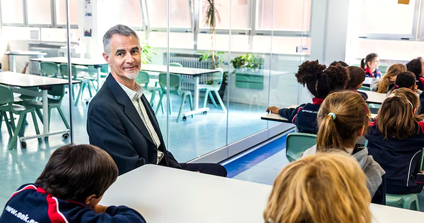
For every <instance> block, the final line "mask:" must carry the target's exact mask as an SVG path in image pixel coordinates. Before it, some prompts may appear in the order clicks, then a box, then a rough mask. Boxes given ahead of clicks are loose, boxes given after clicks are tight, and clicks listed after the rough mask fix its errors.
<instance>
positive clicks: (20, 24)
mask: <svg viewBox="0 0 424 223" xmlns="http://www.w3.org/2000/svg"><path fill="white" fill-rule="evenodd" d="M15 1H22V6H23V9H22V12H23V16H24V22H23V23H3V20H2V18H1V17H2V16H0V20H1V23H2V25H3V26H16V27H25V26H26V23H25V22H26V14H25V2H26V0H15ZM1 9H2V7H1V1H0V12H1Z"/></svg>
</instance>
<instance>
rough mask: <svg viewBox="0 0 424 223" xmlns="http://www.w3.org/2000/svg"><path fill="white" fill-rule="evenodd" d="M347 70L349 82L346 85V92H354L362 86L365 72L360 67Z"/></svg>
mask: <svg viewBox="0 0 424 223" xmlns="http://www.w3.org/2000/svg"><path fill="white" fill-rule="evenodd" d="M348 69H349V77H350V79H349V82H348V83H347V86H346V89H347V90H356V89H359V88H360V87H361V86H362V83H363V82H364V80H365V71H364V70H363V69H361V68H360V67H354V66H350V67H348Z"/></svg>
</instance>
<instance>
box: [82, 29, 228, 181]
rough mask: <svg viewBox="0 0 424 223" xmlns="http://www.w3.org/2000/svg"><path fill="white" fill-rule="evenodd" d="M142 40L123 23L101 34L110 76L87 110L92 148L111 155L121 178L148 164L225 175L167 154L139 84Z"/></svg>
mask: <svg viewBox="0 0 424 223" xmlns="http://www.w3.org/2000/svg"><path fill="white" fill-rule="evenodd" d="M139 42H140V41H139V38H138V36H137V34H136V33H135V32H134V31H133V30H132V29H131V28H129V27H127V26H124V25H116V26H114V27H112V28H110V29H109V30H108V31H107V32H106V34H105V35H104V36H103V45H104V51H105V52H104V53H103V57H104V58H105V60H106V61H107V63H108V64H109V66H110V69H111V73H110V74H109V75H108V77H107V78H106V81H105V83H104V84H103V86H102V88H101V89H100V90H99V92H98V93H97V94H96V96H95V97H94V98H93V100H92V101H91V103H90V106H89V108H88V120H87V132H88V136H89V139H90V144H93V145H95V146H98V147H100V148H102V149H104V150H106V152H108V153H109V154H110V155H111V156H112V158H113V160H114V161H115V163H116V165H117V166H118V168H119V174H124V173H126V172H128V171H130V170H133V169H135V168H137V167H140V166H142V165H144V164H158V165H162V166H168V167H174V168H182V169H186V170H191V171H198V172H201V173H207V174H213V175H218V176H226V175H227V171H226V170H225V168H224V167H223V166H221V165H219V164H190V163H178V162H177V160H175V158H174V156H173V155H172V154H171V152H169V151H167V150H166V147H165V143H164V141H163V137H162V134H161V132H160V129H159V124H158V122H157V120H156V117H155V114H154V112H153V110H152V108H151V107H150V103H149V102H148V101H147V99H146V97H145V96H144V94H143V89H142V87H141V86H140V85H139V84H137V83H136V82H135V78H136V76H137V75H138V72H139V71H140V67H141V48H140V44H139Z"/></svg>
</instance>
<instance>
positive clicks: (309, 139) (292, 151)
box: [286, 132, 317, 162]
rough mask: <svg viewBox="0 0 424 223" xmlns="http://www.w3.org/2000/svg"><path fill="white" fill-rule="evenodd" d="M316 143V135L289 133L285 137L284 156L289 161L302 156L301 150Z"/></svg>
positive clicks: (303, 150)
mask: <svg viewBox="0 0 424 223" xmlns="http://www.w3.org/2000/svg"><path fill="white" fill-rule="evenodd" d="M316 144H317V135H314V134H308V133H299V132H297V133H290V134H289V135H288V136H287V139H286V157H287V159H288V160H289V161H290V162H293V161H296V160H298V159H300V158H301V157H302V154H303V152H305V151H306V150H307V149H309V148H311V147H312V146H314V145H316Z"/></svg>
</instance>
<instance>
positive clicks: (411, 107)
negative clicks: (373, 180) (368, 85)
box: [365, 88, 424, 194]
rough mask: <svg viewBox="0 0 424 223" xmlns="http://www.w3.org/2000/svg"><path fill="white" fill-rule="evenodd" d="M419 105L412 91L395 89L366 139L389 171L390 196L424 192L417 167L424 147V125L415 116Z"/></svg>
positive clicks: (372, 151) (385, 102)
mask: <svg viewBox="0 0 424 223" xmlns="http://www.w3.org/2000/svg"><path fill="white" fill-rule="evenodd" d="M419 104H420V102H419V100H418V97H417V95H416V94H415V93H414V92H413V91H411V90H410V89H407V88H401V89H397V90H394V91H393V92H392V94H391V95H389V97H388V98H386V100H385V101H384V102H383V104H382V105H381V108H380V110H379V112H378V116H377V118H376V119H375V121H374V122H373V123H372V124H371V125H370V127H369V131H368V134H367V135H366V136H365V137H366V138H367V139H368V149H369V152H370V154H372V155H373V156H374V158H375V159H376V161H377V162H378V163H380V165H381V166H382V167H383V169H384V170H385V171H386V179H387V182H386V190H387V193H391V194H409V193H420V192H421V191H422V189H423V184H424V181H423V175H422V174H421V172H420V171H419V170H418V169H419V168H418V167H419V166H418V164H419V162H420V161H419V159H421V151H422V148H423V147H424V122H423V121H422V119H423V117H422V116H420V115H416V111H417V108H418V107H419Z"/></svg>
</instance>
